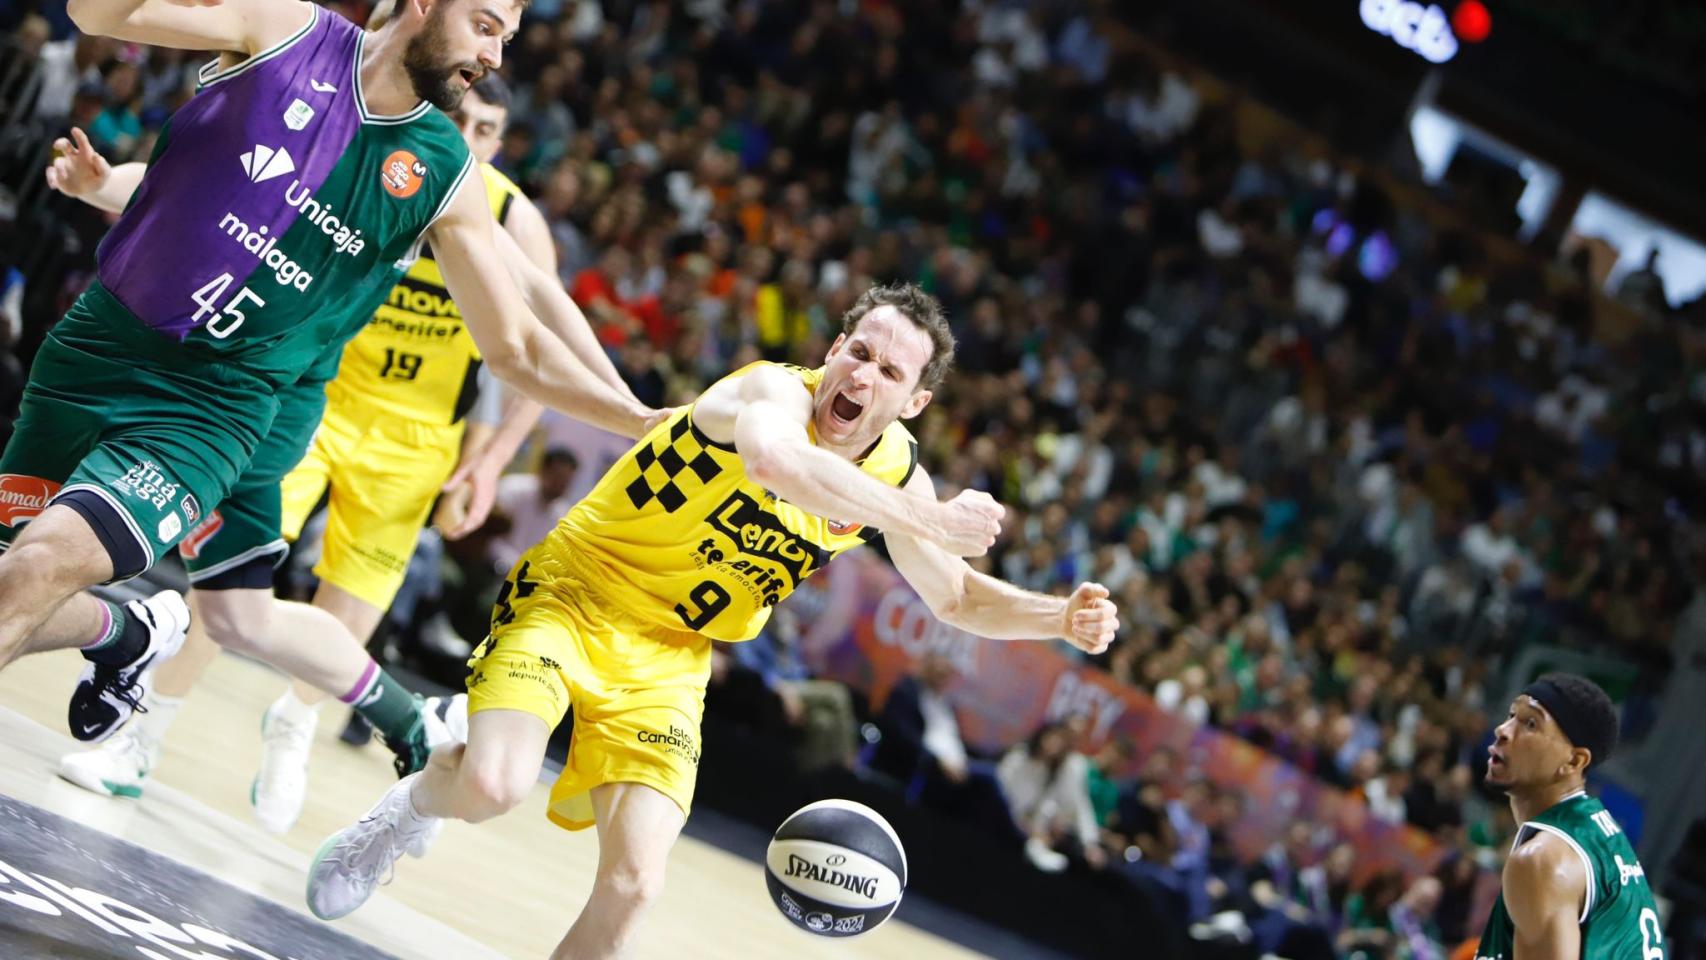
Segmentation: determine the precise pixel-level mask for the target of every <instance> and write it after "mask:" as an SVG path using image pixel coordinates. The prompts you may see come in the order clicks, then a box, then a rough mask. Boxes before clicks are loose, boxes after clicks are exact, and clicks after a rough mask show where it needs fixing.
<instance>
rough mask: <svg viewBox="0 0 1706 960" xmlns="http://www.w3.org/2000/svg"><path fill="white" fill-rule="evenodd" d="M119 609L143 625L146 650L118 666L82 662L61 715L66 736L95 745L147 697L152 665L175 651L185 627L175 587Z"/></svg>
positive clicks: (185, 617)
mask: <svg viewBox="0 0 1706 960" xmlns="http://www.w3.org/2000/svg"><path fill="white" fill-rule="evenodd" d="M124 609H125V612H126V613H128V614H129V615H130V616H132V617H135V618H136V619H137V620H138V621H140V622H141V623H142V624H143V625H144V626H146V627H147V628H148V649H146V650H144V651H142V655H141V656H139V657H137V658H136V659H135V660H133V661H131V662H130V663H128V664H125V665H124V666H122V667H109V666H106V665H104V664H98V663H93V662H90V663H85V664H84V665H83V674H82V676H80V677H78V678H77V687H76V689H74V690H72V691H71V706H70V708H69V710H68V711H67V717H66V719H67V721H68V722H69V723H70V726H71V735H72V736H74V737H76V738H77V739H79V740H84V741H88V742H90V743H99V742H100V741H102V740H105V739H106V738H108V737H110V736H112V734H113V731H115V730H117V729H118V728H119V727H122V726H124V724H125V721H127V720H129V719H130V718H131V715H132V714H133V713H135V712H136V705H137V704H139V703H141V702H142V698H143V697H145V696H147V694H148V680H149V678H150V677H151V676H152V675H153V673H154V669H155V668H156V667H158V666H160V664H162V663H165V662H166V661H167V660H170V659H172V657H174V656H176V655H177V652H178V651H179V650H180V649H182V648H183V645H184V634H185V633H186V632H187V631H188V630H189V628H190V608H189V606H188V605H187V604H185V603H184V595H183V594H181V593H179V592H177V591H176V590H162V591H160V592H159V593H156V594H155V595H153V596H152V597H148V598H147V599H144V600H132V601H130V602H129V603H127V604H125V605H124Z"/></svg>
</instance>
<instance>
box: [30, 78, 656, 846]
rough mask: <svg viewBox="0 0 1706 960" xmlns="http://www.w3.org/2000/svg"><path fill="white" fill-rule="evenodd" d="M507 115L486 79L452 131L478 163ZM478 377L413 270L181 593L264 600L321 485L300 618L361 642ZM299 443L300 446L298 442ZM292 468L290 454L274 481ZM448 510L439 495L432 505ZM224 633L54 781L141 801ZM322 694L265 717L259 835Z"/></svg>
mask: <svg viewBox="0 0 1706 960" xmlns="http://www.w3.org/2000/svg"><path fill="white" fill-rule="evenodd" d="M508 107H509V94H508V90H507V89H506V88H505V86H504V84H503V81H502V80H501V79H500V78H499V77H497V76H496V75H495V74H488V75H487V76H486V77H484V78H482V79H481V80H480V81H479V82H478V83H476V84H475V85H474V86H473V87H472V88H471V89H470V90H469V92H468V94H467V95H466V96H465V97H464V98H463V100H462V103H461V105H460V106H459V108H458V109H457V111H456V113H455V114H454V116H453V119H455V121H456V123H457V125H458V126H459V127H460V128H461V130H462V134H463V138H464V140H466V141H467V143H468V147H469V150H470V151H471V152H472V153H473V154H474V155H475V156H476V157H488V158H489V157H491V156H493V155H495V153H496V152H497V149H498V146H499V144H500V142H501V137H502V133H503V129H504V126H505V122H506V120H507V115H508ZM140 167H141V165H140V164H133V165H125V166H122V167H120V168H118V169H116V170H113V171H112V172H111V174H110V175H109V176H108V179H109V180H110V181H113V183H112V184H110V185H106V184H103V185H101V186H100V188H99V191H98V193H96V194H85V196H86V197H88V198H89V199H90V200H91V202H96V204H97V205H101V206H107V205H111V204H113V203H116V205H117V206H118V207H119V208H122V207H123V205H124V203H125V201H126V200H128V197H129V191H128V190H124V189H123V185H124V184H125V183H127V182H128V183H129V184H130V185H131V186H132V187H134V183H135V181H137V180H140V173H141V171H140ZM133 168H134V169H133ZM481 173H482V175H483V179H484V187H485V192H486V197H487V201H488V203H489V205H490V207H491V210H492V214H493V216H494V218H495V219H496V220H497V221H498V222H499V224H500V225H501V226H502V227H503V229H504V230H505V232H507V233H509V234H510V235H511V237H513V238H514V239H515V241H516V243H517V245H518V246H519V247H520V248H521V250H522V251H523V252H524V253H525V254H526V255H527V257H528V259H530V260H532V261H533V262H534V263H535V264H536V265H537V266H539V267H540V268H541V269H542V270H544V271H545V272H546V273H547V274H548V275H550V276H551V277H553V278H554V277H555V275H556V256H555V251H554V249H553V245H552V241H551V237H550V233H549V228H548V227H547V225H546V224H545V220H544V217H543V216H542V215H541V214H540V213H539V211H538V210H537V209H536V208H535V207H534V206H533V205H532V203H531V202H529V201H528V200H527V198H526V197H525V196H523V195H522V194H521V191H520V189H519V188H518V187H516V186H515V185H514V184H513V183H511V182H510V181H509V179H508V178H507V177H505V176H504V175H503V174H501V173H499V172H498V171H497V170H496V169H494V168H493V167H492V166H491V165H490V164H489V163H486V164H482V166H481ZM119 193H123V196H118V195H117V194H119ZM108 194H111V195H110V196H107V195H108ZM103 200H104V201H105V203H103V202H101V201H103ZM558 327H559V328H561V329H559V330H558V332H559V334H560V335H563V336H564V339H566V340H568V339H579V340H581V341H582V342H580V343H572V346H573V347H574V350H575V352H576V354H577V355H579V356H582V357H583V358H585V362H587V364H588V366H589V367H590V368H591V369H593V370H594V372H595V373H596V374H597V375H598V376H599V377H600V378H601V379H603V380H604V381H605V382H607V383H609V384H611V385H612V386H613V387H615V388H616V389H618V390H619V391H621V392H622V393H624V394H627V393H628V392H629V391H628V388H627V386H626V385H625V384H623V383H622V380H621V378H620V376H619V375H618V374H617V372H616V369H615V367H614V365H612V364H611V363H610V361H609V359H608V357H607V356H606V355H605V354H604V352H603V350H602V349H600V348H599V347H598V345H597V342H596V340H595V339H594V338H593V335H592V332H591V330H590V328H588V327H586V326H585V324H584V323H583V324H581V328H580V329H579V330H578V331H577V330H573V329H571V328H570V327H571V325H566V324H559V325H558ZM576 334H579V336H578V337H576V336H575V335H576ZM479 366H480V354H479V350H478V348H477V347H476V346H475V345H474V342H473V338H472V337H471V336H470V335H469V334H468V331H467V328H466V327H465V326H464V324H463V322H462V318H461V315H460V313H459V312H458V311H457V308H456V304H455V303H454V302H453V301H451V299H450V296H449V293H448V291H446V290H445V288H444V281H443V277H442V276H441V274H440V272H439V268H438V265H437V263H436V261H434V260H433V259H432V258H431V257H430V256H422V257H421V258H420V259H419V260H417V261H416V262H415V264H414V265H413V266H412V267H411V268H410V270H409V272H408V273H407V274H406V275H405V276H404V277H403V279H402V281H401V282H400V283H399V284H398V285H397V286H396V287H395V288H394V289H393V290H392V292H391V296H390V298H389V299H388V300H387V302H386V304H385V305H384V306H382V307H380V308H379V310H378V311H377V312H376V314H375V315H374V317H373V319H372V321H371V322H369V324H368V325H367V327H366V328H365V329H363V331H362V332H361V333H360V334H358V335H357V336H356V338H355V339H354V340H352V341H351V342H350V343H349V345H348V346H347V347H346V348H345V349H344V352H343V356H342V360H341V362H340V363H339V365H338V367H337V375H336V378H335V379H333V380H332V381H331V382H330V383H328V384H327V385H326V387H325V394H326V408H325V413H324V416H323V418H316V419H318V420H319V428H318V429H317V430H314V429H313V422H312V421H309V422H307V423H306V424H305V426H307V427H308V429H310V430H313V440H312V442H311V443H308V449H307V452H306V453H305V454H303V455H302V456H301V462H300V463H299V464H298V465H297V466H296V468H295V469H294V470H291V471H290V472H289V473H288V474H287V475H285V476H284V478H283V480H282V482H281V483H279V484H278V486H279V490H280V494H281V496H280V497H279V501H282V504H281V505H282V516H279V515H276V514H275V515H273V516H272V517H270V518H267V517H261V516H259V515H256V514H254V512H252V511H246V510H244V509H242V508H241V507H238V508H235V509H233V508H231V506H230V505H229V504H223V505H221V510H218V511H214V512H212V513H210V514H209V518H208V521H207V522H206V523H205V524H204V525H203V528H202V529H199V530H198V531H196V532H195V533H192V534H191V535H190V537H189V538H187V540H186V545H185V546H184V547H183V548H182V549H183V551H184V554H185V562H186V565H187V566H189V568H190V579H191V583H192V585H193V586H195V587H197V588H198V592H202V593H206V592H208V591H215V592H217V591H227V590H230V589H233V588H253V589H258V590H264V591H265V592H267V593H268V594H270V592H271V571H272V565H273V563H275V562H276V560H277V559H279V558H281V557H282V556H283V550H284V545H283V543H282V541H281V540H280V539H279V538H280V535H281V534H282V536H283V537H284V538H285V539H291V540H294V539H295V538H296V536H297V535H298V534H299V533H300V532H301V529H302V527H303V525H304V523H305V521H306V520H307V517H308V514H309V513H310V512H311V511H312V510H313V508H314V507H315V505H316V504H317V503H318V502H319V501H320V499H321V497H322V496H323V495H325V494H326V493H327V490H328V487H329V488H330V498H329V509H328V523H327V529H326V539H325V546H324V550H323V553H322V559H321V561H320V563H319V564H318V565H317V566H316V567H315V573H316V574H318V575H319V576H320V578H321V584H320V587H319V589H318V591H317V592H316V594H315V596H314V606H315V607H318V608H320V609H322V610H325V611H327V612H329V613H330V614H332V615H333V616H334V617H336V618H337V619H338V620H339V621H341V622H342V623H343V624H344V625H345V626H346V627H347V628H348V629H349V631H350V633H351V634H353V636H354V637H355V639H356V641H357V643H358V645H359V644H361V643H365V642H366V640H367V638H368V637H369V636H371V635H372V633H373V631H374V630H375V629H376V628H377V626H378V624H379V621H380V619H381V618H382V617H383V615H384V611H385V610H386V609H387V608H388V607H389V606H390V605H391V601H392V599H393V597H394V596H395V595H396V592H397V590H398V588H399V587H400V586H401V584H402V580H403V575H404V572H405V570H406V568H407V565H408V561H409V557H410V555H411V554H413V552H414V549H415V543H416V540H417V538H418V536H419V534H420V530H421V526H422V524H423V523H424V522H425V521H426V519H427V514H428V511H430V510H431V509H432V505H433V502H434V499H435V497H436V496H437V494H438V492H439V488H440V485H441V484H443V483H444V480H445V478H446V477H447V476H448V475H449V474H450V472H451V470H452V469H454V468H455V466H456V465H457V463H458V461H459V460H460V459H461V458H462V457H463V455H464V454H465V453H466V454H473V453H475V452H477V451H479V450H480V449H481V448H482V446H483V445H484V444H485V443H486V442H487V440H488V439H489V438H490V436H491V433H492V428H491V427H489V426H487V425H484V424H468V425H467V427H466V431H465V428H464V422H465V421H464V415H465V414H466V413H467V412H468V408H469V406H470V405H471V403H472V401H473V398H474V393H475V378H476V373H477V371H478V370H479ZM541 409H542V408H541V407H540V406H539V405H538V404H536V403H533V402H532V401H527V400H524V399H521V398H516V399H515V400H513V401H512V403H511V409H510V410H509V411H508V412H507V413H506V417H508V418H511V419H512V420H513V422H512V423H509V424H508V426H510V427H511V429H507V430H506V431H505V432H506V434H513V433H515V432H516V429H514V428H520V429H521V430H522V431H523V432H524V431H525V429H526V428H528V427H530V426H531V425H532V423H533V422H534V421H536V420H537V418H538V416H539V413H540V410H541ZM301 442H303V443H307V439H306V437H304V438H303V441H301ZM296 450H297V451H298V452H300V450H301V448H300V447H297V448H296ZM293 461H294V455H293V456H292V459H291V460H289V461H286V462H285V463H284V464H283V465H282V466H281V467H280V470H281V472H282V470H284V469H288V467H289V463H290V462H293ZM275 482H276V481H275ZM463 493H464V494H467V493H468V491H463ZM452 502H453V498H452V497H446V498H445V500H444V502H443V503H444V504H449V503H452ZM276 504H278V501H275V505H276ZM440 510H441V517H440V519H441V521H442V522H441V525H445V526H448V525H450V524H453V523H455V522H456V521H457V520H458V519H460V518H458V517H455V516H450V517H449V518H448V519H445V516H444V513H445V510H444V505H443V504H441V507H440ZM245 564H247V565H248V566H250V567H253V576H240V574H241V573H242V570H243V569H244V565H245ZM233 577H237V578H238V579H236V580H232V578H233ZM216 612H217V611H215V613H216ZM229 619H230V618H222V617H219V616H217V615H210V616H204V617H201V618H198V620H197V621H196V624H195V625H194V628H192V630H191V631H190V634H189V637H188V640H187V642H186V644H185V647H184V650H183V651H182V652H181V653H180V654H179V655H178V656H177V657H175V658H173V659H172V660H170V661H168V662H167V663H166V664H165V665H163V666H162V667H161V668H160V669H159V670H158V671H157V672H156V674H155V676H154V682H153V684H152V685H151V688H150V690H149V691H148V694H147V698H146V702H145V705H146V706H147V707H148V711H147V712H146V713H144V714H142V715H141V716H140V717H139V718H138V719H137V721H136V722H135V723H133V724H131V725H130V726H129V727H127V728H125V729H124V730H121V731H120V733H119V734H118V735H117V736H115V737H114V738H113V739H111V740H109V741H108V742H107V743H105V744H103V745H102V746H101V747H100V748H98V749H95V750H89V751H84V752H80V753H74V754H70V755H68V756H66V757H64V758H63V759H62V760H61V764H60V771H61V775H62V776H63V777H64V778H65V779H67V780H70V781H71V782H72V783H76V784H78V785H79V786H83V787H85V788H86V789H90V790H94V791H96V792H104V793H109V794H113V795H119V796H131V797H136V796H140V795H141V793H142V790H143V786H144V780H145V779H146V776H147V774H148V772H149V771H150V769H151V768H152V767H153V765H154V763H155V762H156V761H157V759H158V756H159V752H160V748H161V745H162V741H163V738H164V736H165V734H166V731H167V729H168V728H169V727H170V725H171V722H172V720H173V718H174V716H175V714H176V708H177V706H178V704H179V703H180V702H181V699H182V698H183V697H184V696H187V695H188V694H189V692H190V690H191V688H192V687H193V685H194V684H195V682H196V680H197V679H198V678H199V677H200V675H201V674H202V673H203V672H205V670H206V668H207V666H208V664H210V663H211V662H212V660H213V658H214V657H215V656H216V655H217V654H218V652H219V649H220V646H221V645H230V638H228V637H225V636H223V635H210V633H209V632H208V631H209V630H212V631H216V632H220V631H223V632H224V633H229V632H232V631H234V630H239V629H241V628H242V627H243V625H242V624H228V623H227V621H228V620H229ZM227 627H229V629H227ZM216 640H217V641H218V642H217V643H216V642H215V641H216ZM363 680H366V678H365V677H364V678H363ZM368 682H369V684H371V682H372V681H368ZM360 683H361V681H358V686H359V685H360ZM358 692H359V691H358ZM326 696H327V694H326V693H324V692H322V690H321V689H319V688H318V687H316V686H314V685H312V684H309V683H306V682H303V681H302V680H300V679H298V680H296V681H295V682H294V684H293V685H292V688H291V689H290V690H287V691H286V692H285V693H284V694H283V695H282V696H281V697H279V698H278V699H277V700H276V701H274V703H273V704H272V705H271V706H270V707H269V708H268V710H267V713H266V715H265V718H264V721H263V739H262V754H261V765H260V770H259V772H258V774H257V776H256V777H255V780H254V783H253V785H252V789H251V791H250V798H251V800H252V802H253V805H254V810H255V815H256V818H257V819H258V820H259V821H260V822H261V824H262V825H263V826H265V827H267V828H268V829H269V830H273V831H275V832H279V833H283V832H286V831H288V830H289V829H290V828H291V826H292V825H294V823H295V822H296V820H297V817H298V816H299V815H300V813H301V810H302V805H303V802H304V799H305V793H306V788H307V764H308V754H309V751H310V747H311V744H312V739H313V734H314V730H315V726H316V721H317V714H316V710H317V705H318V704H319V703H320V702H321V701H323V700H324V699H325V698H326ZM405 699H406V698H405ZM452 727H453V729H452V731H451V732H452V733H453V734H454V733H458V732H459V731H458V730H456V729H454V728H455V727H459V724H452Z"/></svg>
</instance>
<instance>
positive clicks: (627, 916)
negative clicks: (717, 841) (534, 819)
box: [551, 783, 687, 960]
mask: <svg viewBox="0 0 1706 960" xmlns="http://www.w3.org/2000/svg"><path fill="white" fill-rule="evenodd" d="M592 808H593V811H594V812H595V813H596V815H597V817H598V874H597V876H596V877H595V878H594V880H593V885H592V895H591V896H590V897H588V898H587V901H586V906H585V907H582V908H581V913H580V916H579V917H577V918H576V919H575V924H574V926H572V927H570V928H569V932H568V934H567V935H566V936H564V937H563V940H562V942H561V943H559V944H557V949H556V950H554V951H552V953H551V960H606V958H612V957H620V956H623V955H624V953H625V952H626V951H627V949H628V947H629V945H630V944H631V943H632V941H633V937H634V932H635V931H636V930H637V929H638V928H639V923H640V920H641V919H643V918H644V916H645V913H646V911H647V910H648V909H649V908H650V907H651V905H652V904H654V903H656V902H657V898H658V896H659V895H661V894H662V893H663V883H664V869H665V866H666V865H667V862H668V860H669V851H670V848H672V847H674V846H675V840H676V838H677V837H679V836H680V835H681V828H682V826H683V825H685V824H686V822H687V816H686V814H684V813H682V812H681V808H680V807H679V806H676V803H675V801H674V800H671V799H670V798H668V797H666V796H664V795H663V794H662V793H661V792H659V791H658V790H656V789H654V788H652V787H648V786H646V785H645V784H641V783H607V784H604V785H603V786H599V787H594V788H593V791H592Z"/></svg>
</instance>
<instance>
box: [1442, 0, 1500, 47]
mask: <svg viewBox="0 0 1706 960" xmlns="http://www.w3.org/2000/svg"><path fill="white" fill-rule="evenodd" d="M1451 27H1452V31H1453V32H1454V33H1456V34H1457V38H1458V39H1459V40H1462V41H1463V42H1465V43H1480V42H1481V41H1483V40H1485V39H1487V34H1489V33H1492V32H1493V15H1492V14H1491V13H1488V12H1487V5H1486V4H1484V3H1482V2H1481V0H1463V2H1462V3H1460V4H1458V5H1457V10H1456V11H1454V12H1453V13H1452V15H1451Z"/></svg>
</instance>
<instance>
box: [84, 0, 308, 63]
mask: <svg viewBox="0 0 1706 960" xmlns="http://www.w3.org/2000/svg"><path fill="white" fill-rule="evenodd" d="M65 12H66V13H68V14H69V15H70V16H71V22H72V23H75V24H76V25H77V29H79V30H81V31H83V32H84V33H90V34H96V35H98V36H106V37H116V38H118V39H120V40H129V41H132V42H134V43H149V44H153V45H155V46H158V47H177V48H178V49H181V50H218V51H222V52H229V53H238V54H242V55H244V56H247V55H249V54H252V53H259V52H261V51H262V50H265V49H267V48H268V47H271V46H273V45H274V44H277V43H279V42H281V41H283V40H286V39H288V38H289V37H290V36H291V34H294V33H295V32H296V31H298V30H300V29H302V27H303V26H304V25H305V24H306V23H307V22H308V18H309V16H310V15H311V10H310V5H309V4H307V3H304V2H302V0H68V2H67V3H66V6H65Z"/></svg>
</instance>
